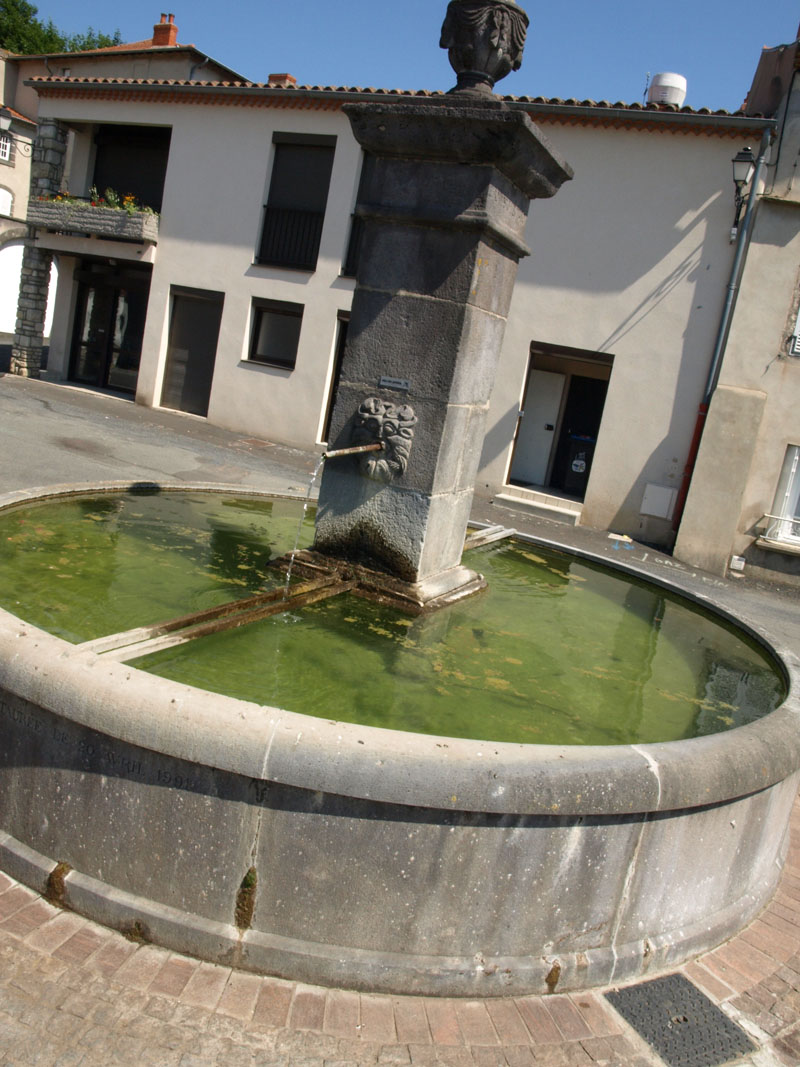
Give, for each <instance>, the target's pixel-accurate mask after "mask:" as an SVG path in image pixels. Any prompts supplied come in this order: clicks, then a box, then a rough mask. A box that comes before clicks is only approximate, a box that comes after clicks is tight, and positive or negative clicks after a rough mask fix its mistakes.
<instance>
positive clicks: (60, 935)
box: [25, 911, 86, 953]
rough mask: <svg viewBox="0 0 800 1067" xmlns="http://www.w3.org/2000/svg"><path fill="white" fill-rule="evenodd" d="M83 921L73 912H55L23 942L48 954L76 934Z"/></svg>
mask: <svg viewBox="0 0 800 1067" xmlns="http://www.w3.org/2000/svg"><path fill="white" fill-rule="evenodd" d="M85 921H86V920H85V919H83V918H81V916H80V915H75V914H74V912H70V911H56V914H55V915H53V916H52V917H51V919H50V921H49V922H47V923H45V924H44V925H43V926H40V927H39V928H38V929H36V930H34V931H33V932H32V933H30V934H29V935H28V937H27V938H26V939H25V940H26V942H27V944H28V945H29V946H30V947H31V948H35V949H37V951H39V952H48V953H49V952H52V951H53V949H56V948H58V947H59V945H63V944H64V942H65V941H67V940H69V938H70V937H72V936H73V935H74V934H76V933H77V932H78V930H79V929H80V928H81V927H82V926H83V925H84V923H85Z"/></svg>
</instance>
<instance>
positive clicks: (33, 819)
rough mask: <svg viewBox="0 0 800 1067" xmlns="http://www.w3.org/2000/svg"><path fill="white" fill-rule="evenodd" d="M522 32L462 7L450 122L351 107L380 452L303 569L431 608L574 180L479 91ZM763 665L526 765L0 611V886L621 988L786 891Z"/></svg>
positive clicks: (410, 986) (735, 925)
mask: <svg viewBox="0 0 800 1067" xmlns="http://www.w3.org/2000/svg"><path fill="white" fill-rule="evenodd" d="M526 24H527V19H526V17H525V15H524V14H523V13H522V11H521V10H520V9H519V8H518V7H517V5H516V4H514V3H513V2H511V0H453V2H452V3H451V4H450V6H449V8H448V13H447V18H446V20H445V24H444V27H443V34H442V43H443V45H444V46H445V47H447V48H448V51H449V53H450V57H451V60H454V65H455V67H456V69H457V72H458V86H457V87H456V89H455V91H453V93H452V94H451V95H450V96H449V97H448V98H447V100H446V101H445V102H444V103H441V104H440V103H430V104H425V105H419V104H416V103H413V104H399V105H396V106H386V105H382V104H381V105H377V104H374V105H373V104H370V105H365V106H362V105H357V106H353V107H351V108H350V109H349V116H350V119H351V122H352V124H353V129H354V131H355V134H356V137H357V138H358V140H359V141H360V143H361V144H362V145H363V146H364V148H365V150H366V151H367V153H368V155H367V161H366V174H365V180H364V182H363V185H362V187H363V190H364V192H363V195H362V197H361V200H360V203H359V206H358V214H359V215H360V216H361V217H362V218H363V220H364V245H363V253H362V256H361V261H360V267H359V273H358V285H357V290H356V294H355V298H354V304H353V314H352V319H351V327H350V335H349V341H348V347H347V352H346V354H345V359H344V365H343V369H342V375H341V386H340V389H339V393H338V396H337V400H336V405H335V412H334V418H333V430H332V435H333V438H334V444H335V445H336V448H337V449H348V448H362V449H363V447H364V446H365V445H367V446H370V445H371V446H375V445H380V446H381V448H380V449H379V450H378V449H375V448H374V447H373V448H372V449H371V450H370V451H361V452H359V453H357V454H350V455H344V456H341V457H340V458H338V459H332V460H331V462H330V463H329V464H328V465H327V469H326V471H325V475H324V479H323V482H322V486H321V492H320V506H319V518H318V523H317V529H316V540H315V545H314V553H313V554H312V555H311V556H310V557H309V560H308V561H307V562H308V563H309V565H312V564H313V562H314V560H322V563H323V566H326V567H334V568H336V567H351V566H352V563H351V561H355V563H356V564H357V574H356V578H355V581H357V582H359V583H361V584H362V586H365V587H366V586H370V587H371V588H372V589H373V591H374V590H377V591H378V593H379V594H380V595H382V596H384V595H385V596H386V597H388V598H390V599H396V600H397V601H399V602H400V603H403V604H405V605H407V606H412V607H414V608H416V609H417V610H425V609H430V608H432V607H435V606H438V605H439V604H441V603H442V602H451V601H452V600H453V599H456V598H459V597H462V596H465V595H467V594H469V593H472V592H474V591H476V590H477V589H479V588H480V587H481V584H482V583H481V579H480V577H479V576H478V575H475V574H473V573H471V572H470V571H468V570H467V569H466V568H463V567H462V566H461V563H460V556H461V549H462V545H463V536H464V529H465V526H466V521H467V517H468V514H469V505H470V500H471V496H472V486H473V483H474V478H475V471H476V466H477V462H478V449H479V447H480V442H481V441H482V437H483V424H484V423H483V420H484V415H485V409H486V404H487V402H488V398H489V393H490V390H491V384H492V379H493V375H494V372H495V366H496V362H497V355H498V352H499V348H500V342H501V339H502V334H503V327H504V322H505V316H506V312H507V309H508V302H509V298H510V294H511V287H512V284H513V279H514V274H515V270H516V265H517V262H518V260H519V258H520V257H521V256H522V255H524V254H525V253H526V251H527V250H526V248H525V246H524V242H523V240H522V230H523V225H524V220H525V215H526V211H527V207H528V201H529V199H530V198H536V197H542V196H549V195H552V194H553V193H554V192H555V191H556V190H557V188H558V186H559V185H560V184H561V183H562V182H563V181H564V180H566V178H568V177H569V169H568V168H567V166H566V165H565V164H563V163H562V162H561V161H559V160H558V158H557V157H556V154H555V153H554V152H553V151H552V150H551V149H549V148H548V146H547V144H546V143H545V141H544V139H543V138H542V137H541V135H540V134H539V133H538V131H537V130H536V129H535V127H533V126H532V124H531V123H530V122H529V121H528V119H527V118H526V116H525V115H524V114H522V113H521V112H519V111H516V110H513V109H509V108H506V107H504V106H503V104H502V103H501V102H500V101H498V100H497V99H496V98H495V97H493V96H492V94H491V89H492V85H493V81H494V79H495V78H496V77H499V76H502V74H504V73H507V71H508V70H510V69H512V68H515V67H516V66H518V65H519V62H520V57H521V43H522V40H523V38H524V30H525V26H526ZM90 491H91V490H90V489H87V488H86V487H84V488H82V489H80V490H73V492H77V493H81V492H83V493H88V492H90ZM61 492H62V493H63V490H62V491H61ZM42 495H45V494H42ZM29 497H30V494H18V495H16V496H14V497H12V498H8V499H6V500H4V501H0V505H2V506H4V507H5V506H8V505H19V504H20V503H21V502H22V501H23V500H24V499H26V498H29ZM662 584H663V585H667V584H668V583H667V582H666V581H665V582H663V583H662ZM381 590H382V592H381ZM704 603H705V604H706V606H707V607H711V606H713V605H711V603H710V601H704ZM438 619H446V615H445V614H440V615H439V616H437V620H438ZM749 630H750V633H751V636H752V638H753V639H754V640H755V641H757V642H759V643H761V644H762V645H763V646H765V647H767V648H770V647H771V646H770V645H769V641H768V639H767V638H766V637H765V636H764V635H763V634H761V633H760V632H759V631H757V630H756V629H755V628H753V627H750V628H749ZM774 654H775V655H776V656H777V657H778V658H777V660H776V662H777V663H778V670H779V672H780V673H781V675H782V676H783V679H784V681H785V683H786V687H787V690H788V693H789V696H788V698H787V700H786V701H785V702H784V703H783V705H782V706H781V707H779V708H778V709H777V710H775V711H773V712H771V713H770V714H768V715H766V716H765V717H764V718H763V719H760V720H759V721H757V722H753V723H751V724H749V725H747V726H741V727H739V728H737V729H734V730H730V731H729V732H727V733H721V734H714V735H710V736H707V737H701V738H696V739H693V740H688V741H676V742H669V743H660V744H657V743H654V744H629V745H618V746H598V747H590V746H585V745H528V744H512V743H497V742H491V741H473V740H456V739H453V738H446V737H435V736H430V735H421V734H415V733H410V732H403V731H399V730H387V729H379V728H374V727H367V726H362V725H358V724H352V725H351V724H345V723H341V722H336V721H332V720H330V719H327V718H325V714H326V709H325V707H324V706H321V707H320V708H319V712H318V715H315V716H313V717H312V716H309V715H301V714H297V713H296V712H294V711H292V710H284V709H281V708H275V707H269V706H264V705H260V704H256V703H248V702H246V701H243V700H236V699H233V698H231V697H228V696H225V695H220V694H218V693H212V692H208V691H205V690H201V689H198V688H195V687H193V686H191V685H183V684H178V683H175V682H170V681H166V680H164V679H161V678H158V677H155V676H154V675H152V674H148V673H145V672H144V671H141V670H137V669H135V668H134V667H132V666H129V665H128V664H127V663H125V662H118V661H117V660H116V659H114V657H113V656H108V655H105V654H104V650H103V647H102V646H101V643H100V642H93V643H92V642H87V643H85V644H83V645H80V644H70V643H68V642H67V641H64V640H61V639H59V638H56V637H54V636H51V635H50V634H48V633H45V632H44V631H42V630H40V629H37V628H36V627H34V626H32V625H29V624H28V623H25V622H22V621H21V620H20V619H18V618H16V617H15V616H14V615H12V614H10V613H9V612H7V611H0V728H2V742H3V743H2V745H0V866H2V867H3V869H5V870H6V871H8V872H9V873H10V874H11V875H12V876H14V877H15V878H17V879H19V880H20V881H22V882H24V883H26V884H28V885H30V886H33V887H34V888H36V889H37V890H39V891H41V892H43V893H45V894H46V895H47V896H48V898H49V899H51V900H53V901H54V902H56V903H58V904H59V905H61V906H64V907H68V908H73V909H75V910H76V911H78V912H81V913H82V914H85V915H88V916H90V917H92V918H94V919H96V920H98V921H100V922H104V923H106V924H108V925H110V926H113V927H116V928H118V929H122V930H125V931H126V932H127V933H129V934H130V935H131V936H133V937H136V938H138V939H140V940H141V939H144V940H148V939H149V940H152V941H155V942H157V943H159V944H162V945H165V946H168V947H170V948H173V949H175V950H176V951H180V952H186V953H191V954H194V955H196V956H199V957H201V958H203V959H207V960H213V961H218V962H221V963H227V964H232V965H235V966H241V967H244V968H248V969H250V970H254V971H258V972H262V973H271V974H276V975H281V976H284V977H288V978H292V979H295V980H297V981H307V982H316V983H335V984H339V985H342V986H347V987H350V988H356V989H371V990H382V991H386V992H391V993H413V992H420V993H426V994H441V995H453V996H465V995H466V996H474V995H479V996H503V995H510V994H518V993H522V992H541V993H548V992H549V993H552V992H555V991H558V992H561V991H565V990H578V989H584V988H587V987H590V986H593V985H602V984H604V983H611V982H621V981H625V980H630V979H633V978H636V977H639V976H641V975H643V974H645V973H647V972H652V971H654V970H656V969H658V968H663V967H665V966H669V965H672V964H674V963H676V962H678V961H682V960H685V959H687V958H689V957H690V956H692V955H693V954H695V953H698V952H702V951H704V950H705V949H708V948H710V947H711V946H713V945H716V944H719V943H720V942H721V941H723V940H725V939H726V938H728V937H729V936H731V935H732V934H733V933H734V932H735V931H736V930H738V929H740V928H741V927H742V926H743V925H744V924H745V923H746V922H748V921H749V920H750V919H751V918H752V917H753V916H754V915H756V914H757V913H758V911H759V910H760V909H761V908H762V907H763V905H764V903H765V902H766V900H767V899H768V898H769V896H770V895H771V893H772V892H773V890H774V887H775V885H776V882H777V879H778V876H779V873H780V868H781V864H782V861H783V858H784V856H785V853H786V846H787V826H788V819H789V814H790V812H791V808H792V804H793V801H794V798H795V795H796V791H797V785H798V777H799V775H800V772H799V771H798V768H800V729H798V726H800V701H798V698H797V692H798V689H797V681H798V678H800V674H798V667H799V666H800V665H799V664H798V661H797V658H796V657H794V656H793V655H792V654H791V653H789V652H788V651H785V650H781V651H780V653H774ZM384 684H387V685H388V684H391V679H386V678H381V677H380V676H378V677H376V678H375V699H376V700H380V699H381V687H382V686H383V685H384Z"/></svg>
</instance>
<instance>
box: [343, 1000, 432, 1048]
mask: <svg viewBox="0 0 800 1067" xmlns="http://www.w3.org/2000/svg"><path fill="white" fill-rule="evenodd" d="M360 1018H361V1038H362V1040H363V1041H372V1042H378V1043H380V1044H382V1045H384V1044H386V1045H388V1044H390V1043H391V1042H393V1041H395V1040H396V1038H397V1031H396V1030H395V1027H394V1007H393V1005H392V1000H391V997H384V996H379V995H371V994H365V993H362V994H361V1012H360ZM429 1018H430V1016H429Z"/></svg>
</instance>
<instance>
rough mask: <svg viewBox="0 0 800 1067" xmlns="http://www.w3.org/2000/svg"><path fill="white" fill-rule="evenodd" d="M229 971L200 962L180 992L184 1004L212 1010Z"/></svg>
mask: <svg viewBox="0 0 800 1067" xmlns="http://www.w3.org/2000/svg"><path fill="white" fill-rule="evenodd" d="M230 973H231V972H230V969H229V968H227V967H218V966H216V964H213V963H201V964H200V966H199V967H198V968H197V970H196V971H195V972H194V974H193V975H192V976H191V978H190V979H189V981H188V982H187V984H186V988H185V989H184V990H183V992H182V993H181V1000H182V1001H183V1002H184V1003H186V1004H192V1005H194V1006H196V1007H198V1008H205V1009H206V1010H207V1011H214V1009H215V1008H216V1006H217V1004H218V1003H219V999H220V997H221V996H222V993H223V991H224V989H225V986H226V985H227V984H228V978H229V977H230Z"/></svg>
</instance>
